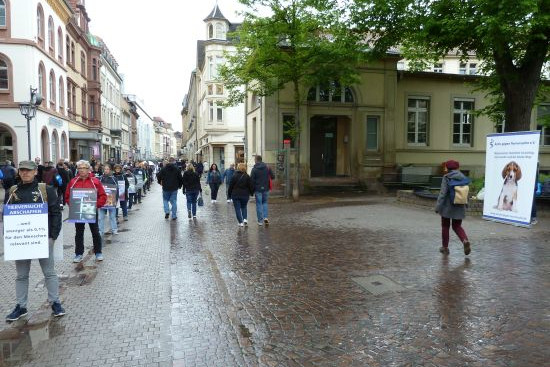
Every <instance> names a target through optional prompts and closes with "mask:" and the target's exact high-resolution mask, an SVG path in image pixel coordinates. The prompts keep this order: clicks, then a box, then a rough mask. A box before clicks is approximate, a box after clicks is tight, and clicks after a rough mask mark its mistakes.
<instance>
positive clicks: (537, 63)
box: [352, 0, 550, 131]
mask: <svg viewBox="0 0 550 367" xmlns="http://www.w3.org/2000/svg"><path fill="white" fill-rule="evenodd" d="M352 5H353V6H352V7H353V10H352V12H353V19H354V24H355V28H354V29H355V31H357V32H358V33H362V34H367V35H368V37H367V38H368V41H369V43H370V44H371V45H372V47H373V49H372V55H373V56H374V55H377V54H380V52H382V51H384V52H385V50H386V49H387V48H388V47H391V46H399V47H400V49H401V50H402V53H403V56H404V57H405V58H407V59H409V60H412V61H413V63H414V62H416V63H417V64H423V63H424V64H425V63H427V62H434V61H435V60H438V59H440V58H441V57H442V56H444V55H446V54H447V53H448V52H449V51H451V50H458V51H459V52H461V53H462V54H463V55H468V53H469V52H475V53H476V55H477V57H478V58H479V59H481V60H483V63H484V64H483V72H484V73H485V74H487V75H488V78H485V79H484V80H483V83H482V85H481V87H482V88H485V90H487V91H488V95H489V96H490V97H491V99H492V101H493V104H492V105H491V106H489V108H487V109H486V110H485V111H484V112H487V113H489V114H490V115H491V114H492V115H493V116H494V115H495V114H502V113H504V119H505V121H506V124H505V128H506V131H521V130H529V128H530V117H531V111H532V109H533V106H534V103H535V101H536V98H537V93H540V92H541V88H540V86H541V78H542V71H543V65H544V63H545V62H548V60H549V45H550V43H549V40H550V1H549V0H354V1H353V4H352Z"/></svg>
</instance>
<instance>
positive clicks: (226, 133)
mask: <svg viewBox="0 0 550 367" xmlns="http://www.w3.org/2000/svg"><path fill="white" fill-rule="evenodd" d="M204 22H205V25H206V27H205V30H206V40H201V41H198V42H197V69H196V70H195V72H194V73H195V74H194V77H193V76H192V79H195V80H194V81H193V83H195V85H194V88H193V91H192V92H193V93H196V96H194V97H191V98H189V99H190V100H192V101H194V102H195V103H196V111H195V113H196V115H193V116H192V117H191V119H196V124H197V125H196V136H195V142H194V143H193V142H192V141H190V140H191V139H189V140H188V142H187V144H186V146H187V148H188V149H189V148H190V147H192V148H191V149H193V150H191V151H193V152H194V153H195V157H194V158H195V159H196V160H201V159H202V160H203V161H207V162H208V163H209V164H211V163H216V164H217V165H218V167H219V168H220V170H223V169H224V168H226V167H229V164H231V163H235V162H236V161H240V160H241V159H242V158H243V152H244V142H243V138H244V121H245V113H244V112H245V111H244V104H239V105H237V106H233V107H223V106H222V105H221V102H223V101H225V99H226V91H225V88H224V85H223V83H222V82H221V80H220V79H219V75H218V68H219V66H220V65H222V64H223V63H224V62H225V60H224V53H225V52H234V51H235V47H234V46H233V44H232V42H231V40H229V39H228V38H227V33H228V32H231V31H234V30H235V28H236V27H237V26H238V25H237V24H231V23H230V22H229V21H228V20H227V18H225V17H224V16H223V14H222V12H221V11H220V9H219V8H218V5H217V4H216V6H215V7H214V9H213V10H212V12H211V13H210V14H209V15H208V16H207V17H206V18H205V19H204ZM190 91H191V90H190ZM187 129H188V126H187V127H184V130H187ZM190 143H191V144H190Z"/></svg>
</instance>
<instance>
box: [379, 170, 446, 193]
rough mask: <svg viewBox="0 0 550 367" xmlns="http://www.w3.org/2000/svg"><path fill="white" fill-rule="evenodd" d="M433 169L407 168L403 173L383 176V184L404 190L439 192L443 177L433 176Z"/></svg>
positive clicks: (389, 173)
mask: <svg viewBox="0 0 550 367" xmlns="http://www.w3.org/2000/svg"><path fill="white" fill-rule="evenodd" d="M432 171H433V168H432V167H427V166H406V167H402V168H401V172H386V173H383V174H382V184H383V185H384V186H393V187H397V188H402V189H427V190H437V189H439V188H440V187H441V180H442V179H443V177H442V176H438V175H433V174H432Z"/></svg>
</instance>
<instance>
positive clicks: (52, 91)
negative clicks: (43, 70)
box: [49, 70, 55, 109]
mask: <svg viewBox="0 0 550 367" xmlns="http://www.w3.org/2000/svg"><path fill="white" fill-rule="evenodd" d="M49 87H50V108H51V109H55V74H54V72H53V70H50V80H49Z"/></svg>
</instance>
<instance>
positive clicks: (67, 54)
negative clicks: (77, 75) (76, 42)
mask: <svg viewBox="0 0 550 367" xmlns="http://www.w3.org/2000/svg"><path fill="white" fill-rule="evenodd" d="M65 49H66V51H65V57H66V58H67V64H70V63H71V41H70V39H69V36H67V37H65Z"/></svg>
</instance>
